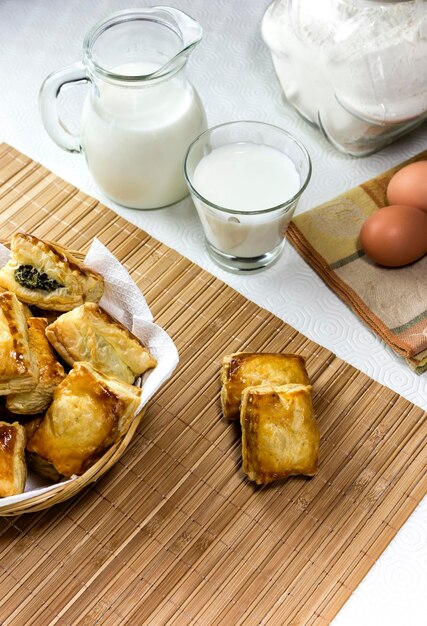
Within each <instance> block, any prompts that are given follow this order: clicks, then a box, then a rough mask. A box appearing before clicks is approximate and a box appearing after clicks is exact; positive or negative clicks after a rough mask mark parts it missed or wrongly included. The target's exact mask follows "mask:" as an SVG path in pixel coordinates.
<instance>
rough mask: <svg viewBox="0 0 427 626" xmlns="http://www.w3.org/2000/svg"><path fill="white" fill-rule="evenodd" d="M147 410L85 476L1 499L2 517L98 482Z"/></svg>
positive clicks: (45, 505)
mask: <svg viewBox="0 0 427 626" xmlns="http://www.w3.org/2000/svg"><path fill="white" fill-rule="evenodd" d="M2 243H3V245H6V246H8V247H9V243H8V242H2ZM52 243H54V245H56V246H58V247H60V248H62V247H63V246H60V245H59V244H57V243H56V242H52ZM69 252H71V254H72V255H73V256H75V257H76V258H77V259H79V260H83V258H84V255H83V254H82V253H81V252H76V251H75V250H70V251H69ZM145 408H146V407H144V408H143V409H142V411H140V412H139V413H138V414H137V415H136V416H135V417H134V419H133V420H132V422H131V424H130V426H129V429H128V430H127V432H126V433H125V435H124V436H123V437H122V438H121V440H119V441H117V442H116V443H115V444H113V445H112V446H111V447H110V448H108V450H107V451H106V452H105V453H104V454H103V456H102V457H101V458H100V459H98V461H97V462H96V463H95V464H94V465H92V467H90V468H89V469H88V470H86V472H85V473H84V474H82V475H81V476H78V477H77V478H75V479H73V480H72V481H70V482H67V483H64V484H61V483H58V485H57V487H56V488H55V489H52V490H51V491H48V492H45V493H41V494H39V495H37V494H36V495H34V496H32V497H31V498H28V499H27V500H24V501H22V502H16V503H14V504H10V505H6V506H3V507H2V506H1V499H0V516H10V515H20V514H21V513H33V512H35V511H41V510H43V509H47V508H49V507H51V506H53V505H54V504H58V503H59V502H64V500H68V499H69V498H72V497H73V496H75V495H77V494H78V493H79V492H80V491H82V490H83V489H84V488H85V487H87V486H88V485H90V484H91V483H93V482H95V481H97V480H98V479H99V478H101V476H103V475H104V474H105V473H106V472H108V470H109V469H110V468H111V467H113V465H114V464H115V463H116V462H117V461H118V460H119V459H120V457H121V456H122V454H123V453H124V451H125V450H126V448H127V447H128V445H129V443H130V441H131V440H132V437H133V436H134V434H135V431H136V429H137V428H138V425H139V423H140V421H141V419H142V416H143V415H144V413H145Z"/></svg>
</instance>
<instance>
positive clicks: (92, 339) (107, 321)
mask: <svg viewBox="0 0 427 626" xmlns="http://www.w3.org/2000/svg"><path fill="white" fill-rule="evenodd" d="M46 336H47V338H48V339H49V341H50V343H51V344H52V346H53V347H54V348H55V350H56V351H57V352H58V354H60V355H61V357H62V358H63V359H64V361H66V363H68V364H69V365H73V363H75V362H76V361H88V362H89V363H91V364H92V365H93V366H94V367H96V368H97V369H99V370H101V372H104V374H108V375H109V376H116V377H117V378H120V380H124V381H125V382H127V383H129V384H132V383H133V382H134V381H135V378H137V376H140V375H141V374H143V373H144V372H145V371H146V370H148V369H150V368H152V367H155V366H156V364H157V362H156V360H155V359H154V358H153V357H152V356H151V354H150V352H149V351H148V349H147V348H146V347H145V346H143V345H142V343H141V342H140V341H139V339H137V337H135V336H134V335H132V333H130V332H129V331H128V330H127V328H125V327H124V326H122V324H120V323H119V322H117V321H116V320H115V319H113V318H112V317H110V315H108V313H107V312H106V311H104V310H103V309H101V307H100V306H98V305H97V304H94V303H92V302H90V303H86V304H84V305H82V306H80V307H77V308H76V309H74V310H73V311H69V312H68V313H64V314H63V315H60V317H58V319H57V320H56V321H55V322H53V323H52V324H50V325H49V326H48V327H47V329H46Z"/></svg>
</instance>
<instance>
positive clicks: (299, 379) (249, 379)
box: [221, 352, 310, 420]
mask: <svg viewBox="0 0 427 626" xmlns="http://www.w3.org/2000/svg"><path fill="white" fill-rule="evenodd" d="M221 383H222V388H221V405H222V411H223V414H224V417H226V418H227V419H230V420H237V419H239V418H240V399H241V395H242V392H243V389H245V387H251V386H258V385H267V384H270V385H286V384H287V383H299V384H301V385H309V384H310V381H309V379H308V374H307V370H306V368H305V359H304V358H303V357H302V356H300V355H298V354H270V353H264V352H263V353H258V354H256V353H255V354H253V353H250V352H236V353H235V354H229V355H227V356H225V357H224V359H223V361H222V369H221Z"/></svg>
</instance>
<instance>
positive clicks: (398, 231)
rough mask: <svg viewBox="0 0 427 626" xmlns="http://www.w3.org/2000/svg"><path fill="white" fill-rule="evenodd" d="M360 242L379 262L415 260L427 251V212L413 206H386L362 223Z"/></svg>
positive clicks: (399, 263) (396, 264)
mask: <svg viewBox="0 0 427 626" xmlns="http://www.w3.org/2000/svg"><path fill="white" fill-rule="evenodd" d="M360 243H361V245H362V248H363V249H364V251H365V252H366V255H367V256H368V257H369V258H370V259H372V260H373V261H375V262H376V263H378V264H379V265H385V266H386V267H401V266H402V265H407V264H408V263H413V262H414V261H416V260H417V259H420V258H421V257H422V256H424V255H425V254H426V253H427V212H425V211H422V210H420V209H417V208H416V207H412V206H402V205H394V206H386V207H384V208H383V209H380V210H379V211H377V212H376V213H374V214H373V215H371V216H370V217H368V219H367V220H366V222H365V223H364V224H363V226H362V228H361V230H360Z"/></svg>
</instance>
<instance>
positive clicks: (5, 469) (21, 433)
mask: <svg viewBox="0 0 427 626" xmlns="http://www.w3.org/2000/svg"><path fill="white" fill-rule="evenodd" d="M25 441H26V436H25V429H24V427H23V426H21V424H18V422H14V423H13V424H9V423H7V422H0V497H1V498H5V497H7V496H15V495H17V494H18V493H22V492H23V491H24V489H25V482H26V480H27V466H26V464H25Z"/></svg>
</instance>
